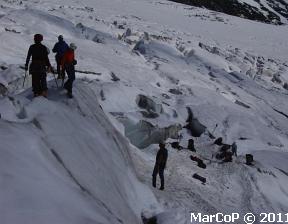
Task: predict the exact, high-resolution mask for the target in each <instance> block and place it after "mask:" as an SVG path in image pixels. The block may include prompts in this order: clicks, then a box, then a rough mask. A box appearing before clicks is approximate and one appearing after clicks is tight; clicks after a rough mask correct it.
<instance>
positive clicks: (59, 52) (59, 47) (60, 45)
mask: <svg viewBox="0 0 288 224" xmlns="http://www.w3.org/2000/svg"><path fill="white" fill-rule="evenodd" d="M68 49H69V46H68V44H67V43H66V42H65V41H64V38H63V36H62V35H60V36H58V42H57V43H56V44H55V45H54V47H53V49H52V51H53V53H56V55H55V60H56V63H57V74H58V79H64V78H65V73H64V72H61V69H60V66H61V61H62V59H63V56H64V54H65V52H66V51H67V50H68Z"/></svg>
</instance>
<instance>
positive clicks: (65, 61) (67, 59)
mask: <svg viewBox="0 0 288 224" xmlns="http://www.w3.org/2000/svg"><path fill="white" fill-rule="evenodd" d="M76 48H77V46H76V45H75V44H74V43H71V44H70V46H69V49H68V50H67V51H66V52H65V54H64V56H63V58H62V61H61V68H62V69H61V70H62V71H63V72H65V71H66V73H67V75H68V80H67V81H66V83H65V84H64V88H65V89H66V90H67V96H68V97H69V98H73V95H72V88H73V82H74V80H75V65H76V64H77V61H76V60H75V53H74V52H75V50H76Z"/></svg>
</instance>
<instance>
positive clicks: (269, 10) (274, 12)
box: [172, 0, 288, 25]
mask: <svg viewBox="0 0 288 224" xmlns="http://www.w3.org/2000/svg"><path fill="white" fill-rule="evenodd" d="M172 1H174V2H179V3H183V4H187V5H192V6H197V7H204V8H207V9H210V10H214V11H217V12H223V13H226V14H228V15H233V16H239V17H242V18H246V19H251V20H256V21H260V22H265V23H272V24H277V25H281V24H283V23H286V22H287V19H288V3H287V2H286V1H284V0H252V1H250V0H228V1H227V0H223V1H222V0H220V1H219V0H215V1H214V0H212V1H211V0H207V1H205V0H204V1H203V0H172Z"/></svg>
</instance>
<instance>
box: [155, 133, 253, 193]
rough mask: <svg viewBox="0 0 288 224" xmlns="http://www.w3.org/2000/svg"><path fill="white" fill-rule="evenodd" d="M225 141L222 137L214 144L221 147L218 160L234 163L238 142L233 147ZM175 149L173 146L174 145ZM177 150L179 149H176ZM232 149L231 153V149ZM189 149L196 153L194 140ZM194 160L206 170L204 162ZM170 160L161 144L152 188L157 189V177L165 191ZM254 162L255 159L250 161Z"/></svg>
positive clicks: (197, 159)
mask: <svg viewBox="0 0 288 224" xmlns="http://www.w3.org/2000/svg"><path fill="white" fill-rule="evenodd" d="M222 141H223V139H222V138H221V137H220V138H218V139H216V140H215V141H214V144H216V145H219V146H221V150H220V151H221V153H220V154H217V156H216V158H219V159H223V162H232V156H236V157H237V145H236V142H233V144H232V145H228V144H224V143H223V142H222ZM172 147H173V145H172ZM176 148H177V147H176ZM182 148H183V147H181V146H179V144H178V149H182ZM230 148H231V152H230V151H229V149H230ZM187 149H188V150H190V151H192V152H195V151H196V149H195V146H194V140H193V139H189V141H188V146H187ZM190 158H191V159H192V160H194V161H197V162H198V166H199V167H201V168H204V169H205V168H206V165H205V164H204V163H203V160H201V159H199V158H197V157H193V156H191V157H190ZM167 159H168V150H167V149H166V148H165V143H160V144H159V150H158V152H157V155H156V161H155V165H154V169H153V173H152V186H153V187H156V180H157V175H159V177H160V182H161V185H160V188H159V189H160V190H164V170H165V168H166V163H167ZM250 160H251V161H253V158H252V159H250Z"/></svg>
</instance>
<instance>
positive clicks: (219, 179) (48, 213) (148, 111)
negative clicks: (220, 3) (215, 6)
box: [0, 0, 288, 224]
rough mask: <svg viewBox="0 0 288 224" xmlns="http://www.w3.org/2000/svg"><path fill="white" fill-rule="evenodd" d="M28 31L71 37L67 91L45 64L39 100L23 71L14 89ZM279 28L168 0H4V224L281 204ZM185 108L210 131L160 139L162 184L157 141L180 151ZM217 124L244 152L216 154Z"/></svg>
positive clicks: (282, 29)
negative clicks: (155, 175)
mask: <svg viewBox="0 0 288 224" xmlns="http://www.w3.org/2000/svg"><path fill="white" fill-rule="evenodd" d="M35 33H42V34H43V35H44V41H43V43H44V44H45V45H46V46H47V47H49V48H50V49H51V48H52V47H53V45H54V43H55V42H56V40H57V36H58V35H60V34H62V35H63V36H64V39H65V40H66V41H67V42H69V43H70V42H74V43H76V45H77V46H78V48H77V51H76V59H77V60H78V65H77V67H76V69H77V73H76V77H77V80H76V82H75V85H74V87H75V90H74V98H73V99H67V98H66V96H65V93H64V91H63V90H62V89H61V88H57V87H56V84H55V80H54V77H53V75H51V74H50V75H48V79H49V94H48V98H47V99H45V98H42V97H39V98H32V92H31V88H30V87H31V77H30V76H28V77H27V80H26V81H25V83H24V88H23V87H22V84H23V78H24V70H23V65H24V63H25V58H26V53H27V50H28V47H29V45H30V44H31V43H32V40H33V35H34V34H35ZM287 34H288V28H287V25H283V26H275V25H268V24H263V23H258V22H254V21H249V20H245V19H241V18H237V17H232V16H228V15H225V14H221V13H216V12H212V11H208V10H205V9H200V8H194V7H193V8H191V7H188V6H185V5H181V4H177V3H172V2H170V1H164V0H161V1H159V0H110V1H105V0H94V1H92V0H82V1H78V0H63V1H61V2H59V1H56V0H50V1H48V0H35V1H33V2H32V1H23V0H22V1H18V0H0V39H1V42H0V56H1V57H0V97H1V98H0V115H1V119H0V142H1V144H0V180H1V181H0V198H1V202H0V223H1V224H2V223H3V224H18V223H19V224H20V223H21V224H22V223H27V224H28V223H29V224H30V223H47V224H48V223H55V224H66V223H73V224H74V223H75V224H84V223H85V224H86V223H87V224H88V223H89V224H90V223H91V224H92V223H95V224H96V223H101V224H117V223H125V224H135V223H143V222H142V220H141V216H145V217H146V218H150V217H155V218H156V219H157V223H158V224H170V223H171V224H172V223H173V224H174V223H177V224H187V223H190V213H191V212H195V213H196V212H201V213H203V214H216V213H217V212H222V213H224V214H229V213H232V212H239V213H240V214H241V215H244V214H245V213H247V212H252V213H255V214H260V213H261V212H277V213H279V212H281V213H283V214H284V213H286V212H287V209H288V196H287V195H288V190H287V185H288V166H287V164H288V156H287V147H288V104H287V96H288V60H287V52H288V42H287ZM49 58H50V60H51V62H52V63H53V64H55V60H54V55H52V53H51V54H50V55H49ZM59 84H60V83H59ZM189 111H191V112H192V113H191V114H193V116H192V115H191V114H190V116H191V119H192V121H193V122H194V123H193V124H194V126H195V125H196V126H197V128H199V129H202V128H203V129H204V130H206V131H205V132H204V133H203V134H202V135H201V136H200V137H193V139H194V140H195V147H196V150H197V152H193V153H192V152H190V151H188V150H186V149H183V150H181V151H178V150H176V149H174V148H172V147H171V145H170V144H167V147H168V151H169V158H168V163H167V169H166V171H165V177H166V180H165V181H166V186H165V191H163V192H162V191H159V190H158V189H154V188H152V186H151V178H152V177H151V175H152V171H153V166H154V162H155V155H156V153H157V149H158V148H157V147H158V146H157V143H159V142H160V141H166V142H167V143H171V142H174V141H177V140H178V139H179V136H180V135H181V137H182V138H181V139H180V145H181V146H183V147H184V148H186V147H187V143H188V139H191V138H192V137H191V133H190V132H189V131H188V130H187V129H185V128H183V127H184V126H185V125H187V122H186V120H187V118H188V116H189ZM211 135H214V136H215V137H223V139H224V142H225V143H227V144H232V142H234V141H236V143H237V145H238V155H239V156H238V157H237V158H235V157H234V160H233V162H232V163H221V162H220V161H219V160H217V159H216V158H215V154H216V153H217V151H218V150H219V147H218V146H216V145H214V144H213V141H214V139H212V138H211ZM246 153H252V154H253V155H254V159H255V163H254V165H253V166H247V165H245V154H246ZM191 155H194V156H198V157H200V158H201V159H203V160H204V162H205V164H206V165H207V168H206V169H201V168H199V167H198V166H197V165H196V163H195V162H193V161H192V160H190V158H189V157H190V156H191ZM194 173H197V174H199V175H201V176H203V177H205V178H206V179H207V182H206V184H202V183H201V182H199V181H198V180H196V179H194V178H193V177H192V175H193V174H194ZM148 223H149V222H148ZM255 223H260V220H259V217H258V218H257V219H256V222H255Z"/></svg>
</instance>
